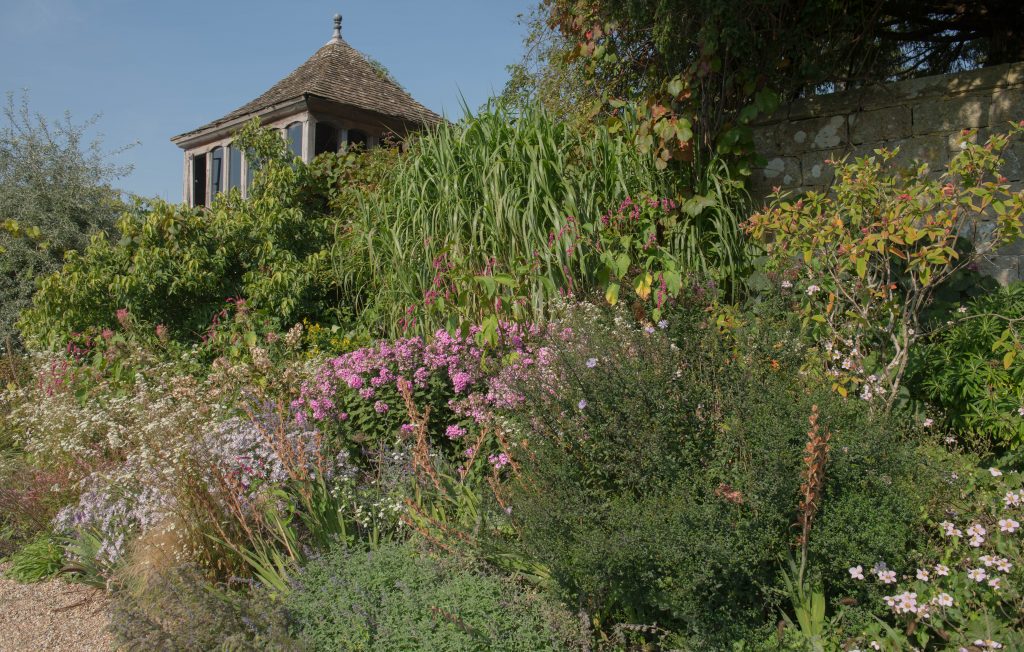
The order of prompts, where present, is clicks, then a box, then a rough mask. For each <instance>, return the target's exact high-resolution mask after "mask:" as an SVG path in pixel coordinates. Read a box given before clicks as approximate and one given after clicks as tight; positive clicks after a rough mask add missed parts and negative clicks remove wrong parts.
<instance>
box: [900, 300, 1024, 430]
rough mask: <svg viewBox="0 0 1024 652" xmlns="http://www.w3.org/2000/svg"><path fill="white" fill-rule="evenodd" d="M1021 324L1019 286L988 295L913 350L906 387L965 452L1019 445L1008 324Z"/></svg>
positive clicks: (1021, 398)
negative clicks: (934, 410)
mask: <svg viewBox="0 0 1024 652" xmlns="http://www.w3.org/2000/svg"><path fill="white" fill-rule="evenodd" d="M1021 318H1024V284H1022V283H1015V284H1013V285H1011V286H1009V287H1006V288H1000V289H998V290H994V291H992V292H990V293H988V294H985V295H982V296H980V297H977V298H975V299H973V300H972V301H970V302H968V303H966V304H965V305H963V306H960V307H958V308H956V309H954V310H952V311H950V312H949V313H948V314H947V315H944V316H943V320H940V321H938V323H937V325H936V327H935V330H934V331H933V332H932V333H931V334H930V335H929V336H928V339H927V340H925V341H924V342H923V343H922V344H921V345H920V346H918V347H917V348H916V349H915V351H914V352H913V355H912V358H911V365H910V369H909V371H908V381H907V384H908V386H909V387H910V390H911V394H912V396H913V397H914V398H917V399H919V400H924V401H926V402H927V403H930V404H931V405H933V406H935V407H936V408H938V410H939V411H940V414H941V417H940V419H942V421H943V423H942V424H941V425H945V426H946V427H948V428H950V429H951V430H952V431H953V432H954V433H955V434H956V435H957V436H958V437H959V438H960V439H961V440H962V441H963V442H964V443H965V444H966V445H968V446H969V447H972V448H977V447H988V446H992V445H994V446H995V447H996V448H997V449H998V450H1006V449H1017V448H1018V447H1019V446H1020V445H1021V444H1022V443H1024V416H1022V415H1021V413H1020V412H1019V410H1020V409H1021V407H1022V406H1024V358H1021V357H1020V356H1017V355H1016V353H1015V352H1016V351H1017V349H1018V348H1019V343H1018V342H1017V337H1016V335H1015V333H1016V327H1015V324H1014V321H1015V320H1020V319H1021Z"/></svg>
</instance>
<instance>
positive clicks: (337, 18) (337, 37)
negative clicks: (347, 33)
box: [331, 14, 341, 42]
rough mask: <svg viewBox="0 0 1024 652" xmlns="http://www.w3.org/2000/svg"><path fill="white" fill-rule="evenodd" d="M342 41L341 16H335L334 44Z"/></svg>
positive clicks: (332, 38) (332, 39)
mask: <svg viewBox="0 0 1024 652" xmlns="http://www.w3.org/2000/svg"><path fill="white" fill-rule="evenodd" d="M340 40H341V14H334V36H333V37H331V41H332V42H336V41H340Z"/></svg>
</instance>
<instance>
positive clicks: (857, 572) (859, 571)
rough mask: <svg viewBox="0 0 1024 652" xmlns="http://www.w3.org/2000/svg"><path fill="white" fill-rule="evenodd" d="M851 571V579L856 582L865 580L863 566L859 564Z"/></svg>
mask: <svg viewBox="0 0 1024 652" xmlns="http://www.w3.org/2000/svg"><path fill="white" fill-rule="evenodd" d="M849 571H850V577H852V578H853V579H855V580H862V579H864V567H863V566H861V565H860V564H857V565H856V566H853V567H852V568H850V569H849Z"/></svg>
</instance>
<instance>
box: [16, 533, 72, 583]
mask: <svg viewBox="0 0 1024 652" xmlns="http://www.w3.org/2000/svg"><path fill="white" fill-rule="evenodd" d="M63 560H64V551H63V549H62V548H61V547H60V545H58V544H57V543H56V542H55V541H53V539H51V538H50V537H49V536H45V535H44V536H41V537H39V538H37V539H36V540H34V541H32V542H31V543H29V544H28V545H26V546H25V547H23V548H22V549H20V550H18V551H17V552H15V553H14V554H13V555H11V558H10V560H9V561H10V563H11V565H10V566H9V567H8V569H7V576H8V577H10V578H11V579H13V580H17V581H19V582H38V581H40V580H45V579H47V578H50V577H53V576H54V575H56V574H57V573H58V572H59V571H60V569H61V565H62V563H63Z"/></svg>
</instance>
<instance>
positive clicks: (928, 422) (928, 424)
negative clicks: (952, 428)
mask: <svg viewBox="0 0 1024 652" xmlns="http://www.w3.org/2000/svg"><path fill="white" fill-rule="evenodd" d="M921 425H923V426H924V427H925V428H931V427H932V426H934V425H935V420H934V419H932V418H931V417H928V418H926V419H925V420H924V421H922V422H921Z"/></svg>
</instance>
